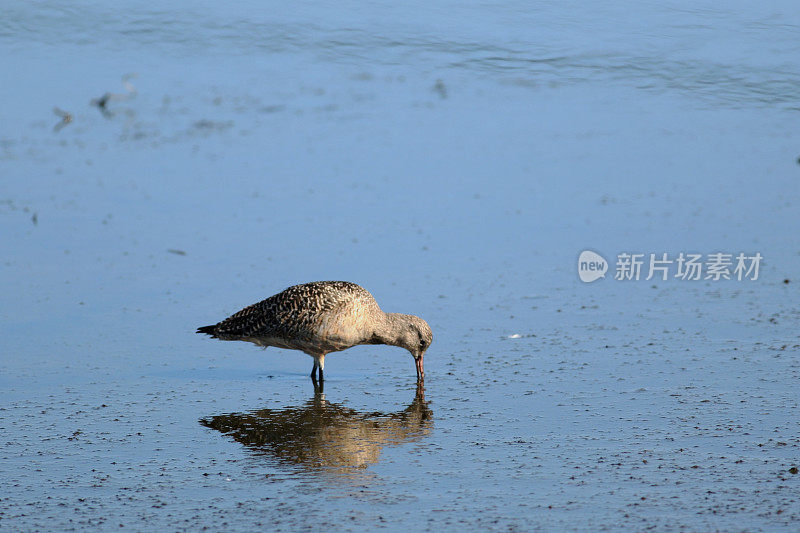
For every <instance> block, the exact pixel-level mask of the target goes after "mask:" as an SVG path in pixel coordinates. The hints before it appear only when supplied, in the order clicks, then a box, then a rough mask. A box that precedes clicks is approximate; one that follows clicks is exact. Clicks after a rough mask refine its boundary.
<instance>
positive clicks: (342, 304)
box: [197, 281, 433, 381]
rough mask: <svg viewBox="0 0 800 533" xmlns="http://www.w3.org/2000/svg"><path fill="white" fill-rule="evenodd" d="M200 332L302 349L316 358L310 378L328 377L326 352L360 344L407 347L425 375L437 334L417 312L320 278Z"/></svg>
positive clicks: (420, 373)
mask: <svg viewBox="0 0 800 533" xmlns="http://www.w3.org/2000/svg"><path fill="white" fill-rule="evenodd" d="M197 333H206V334H208V335H211V336H212V337H214V338H215V339H222V340H230V341H249V342H252V343H254V344H256V345H258V346H263V347H264V348H266V347H268V346H275V347H277V348H287V349H289V350H300V351H303V352H305V353H307V354H308V355H310V356H311V357H313V358H314V366H313V368H312V369H311V379H312V380H314V381H316V380H317V376H316V373H317V369H319V380H320V381H324V379H325V378H324V377H323V373H322V372H323V369H324V368H325V356H326V355H327V354H329V353H330V352H338V351H341V350H346V349H347V348H351V347H353V346H357V345H359V344H388V345H391V346H399V347H401V348H405V349H406V350H408V351H409V352H411V355H412V356H413V357H414V362H415V364H416V366H417V380H419V381H422V380H423V379H424V378H425V371H424V369H423V366H422V358H423V356H424V355H425V350H427V349H428V346H430V344H431V341H432V340H433V333H432V332H431V328H430V326H428V323H427V322H425V321H424V320H422V319H421V318H419V317H417V316H414V315H401V314H399V313H384V312H383V311H381V308H380V307H378V304H377V303H376V302H375V298H373V297H372V295H371V294H370V293H369V291H367V290H366V289H364V288H363V287H360V286H359V285H356V284H355V283H349V282H347V281H315V282H313V283H305V284H303V285H295V286H293V287H289V288H288V289H286V290H285V291H283V292H279V293H278V294H276V295H274V296H270V297H269V298H267V299H266V300H262V301H260V302H258V303H256V304H253V305H251V306H249V307H245V308H244V309H242V310H241V311H239V312H238V313H235V314H233V315H231V316H230V317H228V318H226V319H225V320H223V321H222V322H219V323H218V324H215V325H213V326H203V327H202V328H199V329H198V330H197Z"/></svg>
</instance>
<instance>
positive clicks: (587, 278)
mask: <svg viewBox="0 0 800 533" xmlns="http://www.w3.org/2000/svg"><path fill="white" fill-rule="evenodd" d="M607 270H608V261H606V260H605V258H604V257H603V256H602V255H600V254H598V253H595V252H593V251H591V250H584V251H582V252H581V255H580V256H578V276H579V277H580V278H581V281H582V282H584V283H591V282H593V281H597V280H598V279H600V278H604V277H606V271H607Z"/></svg>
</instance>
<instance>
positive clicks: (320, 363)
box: [311, 354, 325, 383]
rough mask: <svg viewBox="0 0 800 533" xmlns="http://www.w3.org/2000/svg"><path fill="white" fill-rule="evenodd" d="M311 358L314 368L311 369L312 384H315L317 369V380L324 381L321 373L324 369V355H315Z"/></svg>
mask: <svg viewBox="0 0 800 533" xmlns="http://www.w3.org/2000/svg"><path fill="white" fill-rule="evenodd" d="M313 357H314V367H313V368H312V369H311V381H313V382H314V383H316V382H317V369H319V380H320V381H325V376H324V375H323V373H322V370H323V369H324V368H325V354H322V355H315V356H313Z"/></svg>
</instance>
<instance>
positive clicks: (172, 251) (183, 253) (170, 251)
mask: <svg viewBox="0 0 800 533" xmlns="http://www.w3.org/2000/svg"><path fill="white" fill-rule="evenodd" d="M167 251H168V252H169V253H171V254H175V255H186V252H184V251H183V250H176V249H175V248H170V249H169V250H167Z"/></svg>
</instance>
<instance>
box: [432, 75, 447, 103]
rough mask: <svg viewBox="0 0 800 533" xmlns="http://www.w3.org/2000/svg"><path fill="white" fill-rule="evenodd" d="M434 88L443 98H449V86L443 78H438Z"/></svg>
mask: <svg viewBox="0 0 800 533" xmlns="http://www.w3.org/2000/svg"><path fill="white" fill-rule="evenodd" d="M433 90H434V91H435V92H436V93H437V94H438V95H439V96H440V97H441V98H442V99H444V98H447V87H446V86H445V84H444V82H443V81H442V80H436V83H435V84H434V85H433Z"/></svg>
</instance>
